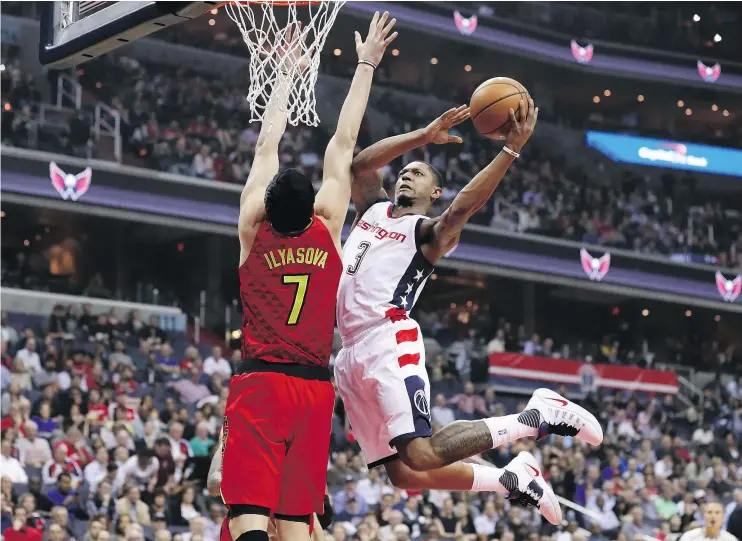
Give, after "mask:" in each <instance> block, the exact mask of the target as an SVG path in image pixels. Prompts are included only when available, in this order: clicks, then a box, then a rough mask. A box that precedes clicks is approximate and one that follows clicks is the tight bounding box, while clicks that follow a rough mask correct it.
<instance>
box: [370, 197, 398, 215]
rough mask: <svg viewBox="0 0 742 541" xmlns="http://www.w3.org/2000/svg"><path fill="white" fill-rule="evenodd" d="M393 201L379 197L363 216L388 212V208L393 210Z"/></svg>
mask: <svg viewBox="0 0 742 541" xmlns="http://www.w3.org/2000/svg"><path fill="white" fill-rule="evenodd" d="M391 205H392V201H391V200H390V199H389V198H388V197H377V198H376V199H375V200H374V202H373V203H371V204H370V205H369V206H368V208H367V209H366V211H365V212H364V213H363V216H365V215H367V214H369V213H371V212H386V211H387V208H391Z"/></svg>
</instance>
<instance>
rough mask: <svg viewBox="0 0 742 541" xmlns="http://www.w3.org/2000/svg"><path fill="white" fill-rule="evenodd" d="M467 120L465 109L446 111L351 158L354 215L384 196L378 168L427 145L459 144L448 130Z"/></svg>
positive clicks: (467, 108) (461, 141)
mask: <svg viewBox="0 0 742 541" xmlns="http://www.w3.org/2000/svg"><path fill="white" fill-rule="evenodd" d="M468 118H469V107H468V106H467V105H462V106H460V107H455V108H453V109H449V110H448V111H446V112H445V113H443V114H442V115H441V116H439V117H438V118H436V119H435V120H434V121H433V122H431V123H430V124H428V125H427V126H426V127H424V128H420V129H419V130H415V131H411V132H409V133H403V134H401V135H395V136H394V137H387V138H386V139H382V140H381V141H379V142H377V143H374V144H373V145H371V146H370V147H368V148H366V149H364V150H362V151H361V152H359V153H358V155H357V156H356V157H355V158H354V159H353V185H352V187H351V200H352V201H353V204H354V205H355V207H356V211H357V212H358V215H359V216H360V215H362V214H363V213H364V212H366V210H368V208H369V207H370V206H371V205H373V204H374V202H376V201H377V200H378V199H380V198H385V197H387V194H386V192H385V191H384V188H383V186H382V182H381V174H380V173H379V172H378V170H379V169H381V168H382V167H385V166H386V165H388V164H390V163H392V162H393V161H394V160H396V159H397V158H399V157H400V156H402V155H403V154H406V153H407V152H410V151H411V150H414V149H416V148H420V147H422V146H425V145H428V144H431V143H432V144H435V145H444V144H446V143H459V144H460V143H463V140H462V139H461V137H458V136H456V135H451V134H450V133H448V130H450V129H451V128H453V127H454V126H457V125H458V124H461V123H462V122H464V121H465V120H466V119H468Z"/></svg>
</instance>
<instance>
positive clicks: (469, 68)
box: [464, 64, 471, 72]
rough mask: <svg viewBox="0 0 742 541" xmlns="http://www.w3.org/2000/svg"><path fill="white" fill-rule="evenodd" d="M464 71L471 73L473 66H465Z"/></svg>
mask: <svg viewBox="0 0 742 541" xmlns="http://www.w3.org/2000/svg"><path fill="white" fill-rule="evenodd" d="M464 71H467V72H468V71H471V66H470V65H469V64H467V65H466V66H464Z"/></svg>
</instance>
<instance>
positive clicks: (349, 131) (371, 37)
mask: <svg viewBox="0 0 742 541" xmlns="http://www.w3.org/2000/svg"><path fill="white" fill-rule="evenodd" d="M396 22H397V20H396V19H392V20H391V21H390V20H389V13H388V12H385V13H384V14H383V15H381V17H380V16H379V13H378V12H376V14H375V15H374V18H373V20H372V21H371V25H370V26H369V29H368V36H367V37H366V40H365V41H363V40H361V35H360V34H359V33H358V32H356V33H355V39H356V51H357V52H358V66H357V67H356V73H355V75H354V76H353V82H352V83H351V84H350V90H349V91H348V97H347V98H345V102H344V103H343V107H342V109H341V110H340V117H339V118H338V125H337V130H336V131H335V135H334V136H333V137H332V139H330V143H329V144H328V145H327V151H326V152H325V162H324V178H323V180H322V188H321V189H320V191H319V193H318V194H317V199H316V202H315V209H316V212H317V214H318V215H319V216H322V217H323V218H324V219H325V220H327V223H328V227H329V228H330V232H331V233H332V234H333V236H335V237H336V238H337V242H338V245H339V243H340V232H341V231H342V228H343V223H344V222H345V216H346V214H347V212H348V203H349V202H350V191H351V188H350V185H351V180H352V175H351V163H352V161H353V150H354V149H355V146H356V140H357V139H358V132H359V130H360V129H361V121H362V120H363V115H364V114H365V112H366V104H367V103H368V96H369V94H370V92H371V82H372V80H373V75H374V70H375V69H376V67H377V66H378V65H379V62H381V59H382V57H383V56H384V51H385V50H386V48H387V47H388V46H389V44H390V43H391V42H392V41H394V39H395V38H396V37H397V33H396V32H394V33H393V34H391V35H390V33H391V31H392V29H393V28H394V24H395V23H396Z"/></svg>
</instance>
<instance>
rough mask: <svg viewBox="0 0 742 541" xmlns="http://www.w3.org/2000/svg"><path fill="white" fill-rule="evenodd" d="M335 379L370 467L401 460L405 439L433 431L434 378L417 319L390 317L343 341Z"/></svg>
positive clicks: (420, 436) (336, 365)
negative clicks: (398, 446) (399, 446)
mask: <svg viewBox="0 0 742 541" xmlns="http://www.w3.org/2000/svg"><path fill="white" fill-rule="evenodd" d="M335 379H336V382H337V387H338V391H339V392H340V396H341V397H342V398H343V403H344V405H345V412H346V414H347V415H348V420H349V421H350V425H351V430H352V431H353V436H354V437H355V438H356V440H357V441H358V443H359V445H360V446H361V450H362V451H363V454H364V455H365V458H366V463H367V464H368V467H369V468H373V467H375V466H379V465H381V464H384V463H386V462H390V461H392V460H394V459H396V458H397V452H396V451H395V450H394V447H395V446H396V444H397V443H399V442H400V441H402V440H406V439H412V438H426V437H430V436H431V435H432V430H431V424H430V381H429V380H428V373H427V371H426V370H425V349H424V347H423V339H422V334H421V332H420V327H419V325H418V324H417V322H416V321H414V320H412V319H406V318H405V319H401V320H398V321H396V322H392V321H391V320H386V321H384V322H383V323H381V324H380V325H379V326H377V327H374V328H372V329H371V330H369V331H366V332H365V333H364V334H362V335H361V336H360V337H359V338H358V339H357V340H355V341H353V342H351V343H349V344H345V345H344V347H343V349H341V350H340V353H338V355H337V357H336V359H335Z"/></svg>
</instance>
